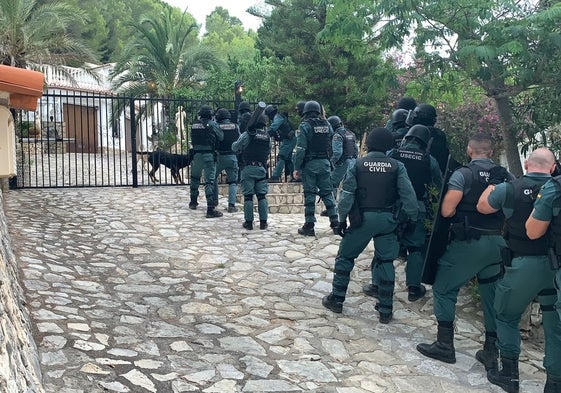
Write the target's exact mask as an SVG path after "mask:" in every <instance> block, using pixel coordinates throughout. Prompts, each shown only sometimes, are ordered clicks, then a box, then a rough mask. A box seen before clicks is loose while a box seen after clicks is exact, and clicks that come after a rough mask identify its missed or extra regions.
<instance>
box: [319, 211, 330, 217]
mask: <svg viewBox="0 0 561 393" xmlns="http://www.w3.org/2000/svg"><path fill="white" fill-rule="evenodd" d="M319 215H320V216H322V217H329V214H328V213H327V210H323V211H322V212H321V213H320V214H319Z"/></svg>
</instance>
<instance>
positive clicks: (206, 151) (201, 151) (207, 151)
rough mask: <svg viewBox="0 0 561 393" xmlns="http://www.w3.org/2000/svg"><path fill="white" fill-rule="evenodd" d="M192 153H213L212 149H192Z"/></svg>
mask: <svg viewBox="0 0 561 393" xmlns="http://www.w3.org/2000/svg"><path fill="white" fill-rule="evenodd" d="M193 153H194V154H197V153H214V150H193Z"/></svg>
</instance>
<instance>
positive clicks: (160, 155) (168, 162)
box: [148, 150, 191, 184]
mask: <svg viewBox="0 0 561 393" xmlns="http://www.w3.org/2000/svg"><path fill="white" fill-rule="evenodd" d="M148 163H149V164H150V166H151V167H152V169H150V171H149V172H148V177H149V179H150V180H152V181H153V182H154V183H157V182H158V179H156V171H157V170H158V169H159V168H160V165H163V166H165V167H167V168H169V170H170V171H171V177H172V179H173V181H174V182H175V184H179V183H181V184H185V182H184V181H183V177H182V175H181V170H182V169H183V168H186V167H187V166H189V165H190V164H191V156H190V155H189V154H172V153H168V152H165V151H161V150H156V151H152V152H149V153H148Z"/></svg>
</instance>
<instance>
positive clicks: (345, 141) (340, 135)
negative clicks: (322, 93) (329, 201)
mask: <svg viewBox="0 0 561 393" xmlns="http://www.w3.org/2000/svg"><path fill="white" fill-rule="evenodd" d="M327 121H328V122H329V124H331V128H333V131H334V134H333V139H332V140H331V150H332V152H333V155H332V156H331V163H332V164H333V170H332V171H331V184H332V185H333V196H334V197H335V199H337V190H338V189H339V185H340V184H341V181H343V178H344V177H345V174H346V173H347V170H348V169H349V168H350V167H351V166H353V165H354V163H355V160H356V159H357V157H358V146H357V143H356V136H355V133H354V132H352V131H351V130H349V129H348V128H347V127H345V125H344V124H343V121H342V120H341V118H340V117H339V116H329V117H328V118H327Z"/></svg>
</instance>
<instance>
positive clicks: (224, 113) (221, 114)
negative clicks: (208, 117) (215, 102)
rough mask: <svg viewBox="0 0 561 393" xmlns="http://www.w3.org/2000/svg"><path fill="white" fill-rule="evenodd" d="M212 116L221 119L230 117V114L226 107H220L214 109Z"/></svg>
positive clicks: (217, 119)
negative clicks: (214, 112)
mask: <svg viewBox="0 0 561 393" xmlns="http://www.w3.org/2000/svg"><path fill="white" fill-rule="evenodd" d="M214 117H215V118H216V121H222V120H225V119H230V118H231V115H230V111H229V110H228V109H226V108H220V109H218V110H217V111H216V114H215V115H214Z"/></svg>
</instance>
